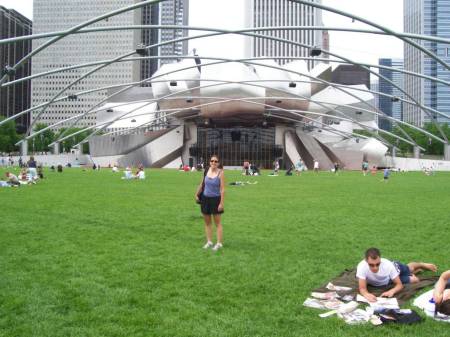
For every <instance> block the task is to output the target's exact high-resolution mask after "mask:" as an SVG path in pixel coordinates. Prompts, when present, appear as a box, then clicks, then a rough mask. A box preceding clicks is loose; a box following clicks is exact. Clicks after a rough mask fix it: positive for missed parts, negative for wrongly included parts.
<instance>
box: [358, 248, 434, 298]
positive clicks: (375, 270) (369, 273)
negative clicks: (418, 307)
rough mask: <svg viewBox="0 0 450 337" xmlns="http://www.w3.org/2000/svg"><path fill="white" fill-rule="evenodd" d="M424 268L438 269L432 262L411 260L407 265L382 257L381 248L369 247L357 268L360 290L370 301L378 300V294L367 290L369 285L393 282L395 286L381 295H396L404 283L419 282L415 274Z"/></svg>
mask: <svg viewBox="0 0 450 337" xmlns="http://www.w3.org/2000/svg"><path fill="white" fill-rule="evenodd" d="M424 269H426V270H431V271H434V272H435V271H436V270H437V268H436V266H435V265H434V264H431V263H423V262H410V263H408V264H407V265H405V264H402V263H400V262H398V261H394V262H391V261H389V260H387V259H384V258H381V253H380V250H379V249H377V248H369V249H368V250H367V251H366V254H365V259H364V260H362V261H361V262H360V263H359V264H358V267H357V269H356V277H357V278H358V284H359V292H360V294H361V295H362V296H364V297H365V298H366V299H367V300H368V301H369V302H376V300H377V298H376V296H375V295H374V294H372V293H370V292H369V291H368V290H367V285H368V284H369V285H371V286H374V287H383V286H387V285H389V284H393V285H394V287H393V288H392V289H389V290H388V291H385V292H384V293H382V294H381V296H382V297H394V295H395V294H396V293H398V292H399V291H400V290H402V289H403V284H407V283H416V282H419V279H418V278H417V276H416V275H415V274H416V273H418V272H420V271H422V270H424Z"/></svg>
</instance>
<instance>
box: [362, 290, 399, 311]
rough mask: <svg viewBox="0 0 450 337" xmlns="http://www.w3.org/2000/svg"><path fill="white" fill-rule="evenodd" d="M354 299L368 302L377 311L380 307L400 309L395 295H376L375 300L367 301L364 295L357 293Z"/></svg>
mask: <svg viewBox="0 0 450 337" xmlns="http://www.w3.org/2000/svg"><path fill="white" fill-rule="evenodd" d="M356 300H357V301H358V302H364V303H368V304H369V305H370V306H371V307H372V308H373V309H374V310H375V311H379V310H381V309H400V307H399V306H398V301H397V299H396V298H395V297H391V298H388V297H377V301H376V302H369V301H368V300H367V299H366V298H365V297H364V296H361V295H360V294H358V295H357V296H356Z"/></svg>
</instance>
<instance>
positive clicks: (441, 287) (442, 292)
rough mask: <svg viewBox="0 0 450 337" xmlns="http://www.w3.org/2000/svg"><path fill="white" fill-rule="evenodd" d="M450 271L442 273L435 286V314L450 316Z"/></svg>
mask: <svg viewBox="0 0 450 337" xmlns="http://www.w3.org/2000/svg"><path fill="white" fill-rule="evenodd" d="M446 288H450V270H447V271H445V272H443V273H442V275H441V277H439V280H438V281H437V282H436V285H435V286H434V292H433V299H434V303H435V305H436V308H435V314H436V313H438V312H440V313H441V314H444V315H447V316H450V289H446Z"/></svg>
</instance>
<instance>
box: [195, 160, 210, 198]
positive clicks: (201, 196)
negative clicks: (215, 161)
mask: <svg viewBox="0 0 450 337" xmlns="http://www.w3.org/2000/svg"><path fill="white" fill-rule="evenodd" d="M208 170H209V167H206V168H205V171H204V172H203V182H202V189H201V190H200V193H199V194H197V198H198V200H196V201H195V202H196V203H197V204H199V205H200V204H201V203H202V199H203V191H204V190H205V177H206V174H207V173H208Z"/></svg>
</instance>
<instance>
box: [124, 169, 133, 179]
mask: <svg viewBox="0 0 450 337" xmlns="http://www.w3.org/2000/svg"><path fill="white" fill-rule="evenodd" d="M123 174H124V176H123V177H122V179H132V178H133V173H132V172H131V169H130V168H129V167H128V166H127V167H126V168H125V171H123Z"/></svg>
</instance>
